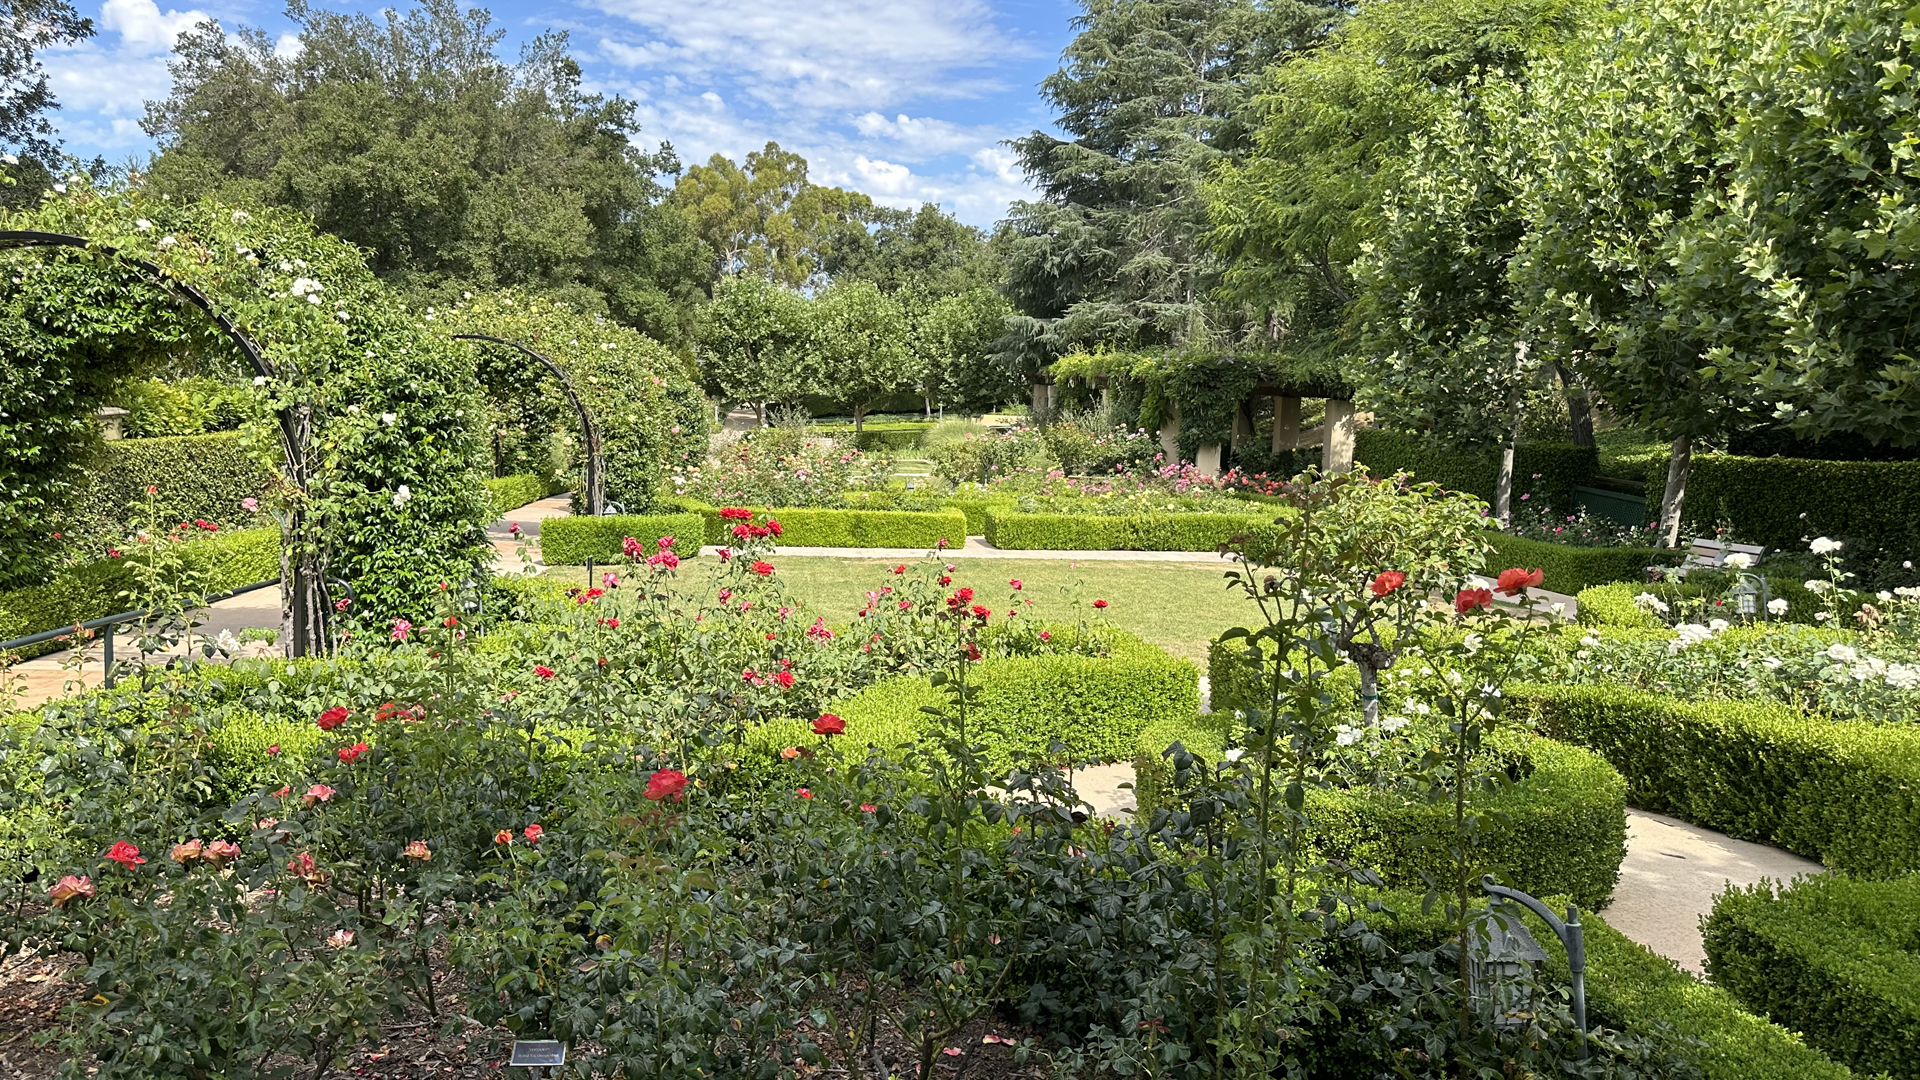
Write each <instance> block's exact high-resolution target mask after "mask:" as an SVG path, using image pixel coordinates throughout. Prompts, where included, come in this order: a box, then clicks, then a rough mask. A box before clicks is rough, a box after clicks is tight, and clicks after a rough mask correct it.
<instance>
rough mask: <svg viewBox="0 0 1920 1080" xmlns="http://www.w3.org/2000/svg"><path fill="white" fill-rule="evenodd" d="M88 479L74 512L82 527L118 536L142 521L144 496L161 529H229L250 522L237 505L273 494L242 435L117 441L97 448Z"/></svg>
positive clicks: (268, 479) (269, 472) (267, 474)
mask: <svg viewBox="0 0 1920 1080" xmlns="http://www.w3.org/2000/svg"><path fill="white" fill-rule="evenodd" d="M89 473H90V478H89V479H88V481H87V486H86V488H85V489H84V490H83V491H82V492H81V494H80V498H79V502H78V503H77V505H76V506H75V507H74V511H75V514H76V516H77V518H78V520H80V521H82V522H87V523H104V524H105V525H106V526H108V527H109V528H110V529H111V530H112V531H114V532H125V531H127V530H128V529H130V528H131V527H132V526H133V517H134V515H136V514H142V515H144V514H145V513H146V506H147V498H148V496H147V488H149V487H153V488H156V489H157V490H156V491H155V492H154V494H153V496H152V497H153V501H154V513H155V514H156V515H157V516H158V517H159V521H158V522H157V524H159V525H162V526H165V525H168V524H171V523H173V522H175V521H194V520H196V519H203V520H206V521H214V522H219V523H220V524H222V525H230V524H234V523H236V522H243V521H250V520H252V518H253V515H251V514H248V513H247V512H246V511H244V510H242V509H241V508H240V500H242V499H247V498H258V497H260V496H263V495H265V494H266V493H267V492H268V491H269V490H270V489H271V488H272V487H273V471H272V470H271V469H270V468H268V467H267V466H266V465H265V464H263V463H262V462H261V460H260V459H259V458H258V457H256V456H255V454H254V450H253V448H252V447H251V446H249V445H248V443H247V441H246V436H245V435H244V434H242V433H241V432H238V431H226V432H221V433H219V434H216V435H181V436H176V437H171V438H161V439H114V440H112V441H109V442H103V443H101V444H100V452H99V455H98V457H97V458H96V459H95V461H94V463H93V465H92V467H91V469H90V470H89Z"/></svg>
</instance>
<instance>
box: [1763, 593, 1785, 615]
mask: <svg viewBox="0 0 1920 1080" xmlns="http://www.w3.org/2000/svg"><path fill="white" fill-rule="evenodd" d="M1767 613H1768V614H1770V615H1773V616H1775V617H1778V616H1781V615H1785V614H1786V613H1787V602H1786V601H1785V600H1782V599H1778V598H1776V599H1773V600H1769V601H1767Z"/></svg>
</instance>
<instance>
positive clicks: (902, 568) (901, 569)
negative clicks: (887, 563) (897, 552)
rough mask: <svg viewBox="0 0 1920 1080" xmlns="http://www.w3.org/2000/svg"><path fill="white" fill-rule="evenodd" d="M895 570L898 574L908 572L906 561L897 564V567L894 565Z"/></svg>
mask: <svg viewBox="0 0 1920 1080" xmlns="http://www.w3.org/2000/svg"><path fill="white" fill-rule="evenodd" d="M893 572H894V573H896V574H904V573H906V572H907V567H906V564H905V563H902V564H901V565H899V566H896V567H894V568H893Z"/></svg>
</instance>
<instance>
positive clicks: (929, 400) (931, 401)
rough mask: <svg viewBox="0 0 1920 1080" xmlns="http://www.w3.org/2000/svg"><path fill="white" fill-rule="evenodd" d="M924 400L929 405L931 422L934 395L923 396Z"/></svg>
mask: <svg viewBox="0 0 1920 1080" xmlns="http://www.w3.org/2000/svg"><path fill="white" fill-rule="evenodd" d="M923 398H924V400H925V401H926V403H927V419H929V420H931V419H933V395H932V394H926V395H923Z"/></svg>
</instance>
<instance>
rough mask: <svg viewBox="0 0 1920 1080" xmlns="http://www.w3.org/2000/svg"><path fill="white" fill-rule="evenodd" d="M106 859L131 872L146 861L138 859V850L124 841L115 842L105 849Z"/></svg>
mask: <svg viewBox="0 0 1920 1080" xmlns="http://www.w3.org/2000/svg"><path fill="white" fill-rule="evenodd" d="M107 858H109V859H112V860H113V861H114V862H117V863H119V864H120V865H121V866H124V867H126V868H127V869H129V870H131V869H133V868H134V867H136V866H139V865H140V864H141V863H143V862H146V861H147V860H145V859H143V858H141V857H140V849H139V848H137V847H134V846H133V845H132V844H129V843H127V842H126V841H125V840H120V841H116V842H115V843H114V845H113V846H112V847H110V848H108V849H107Z"/></svg>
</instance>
